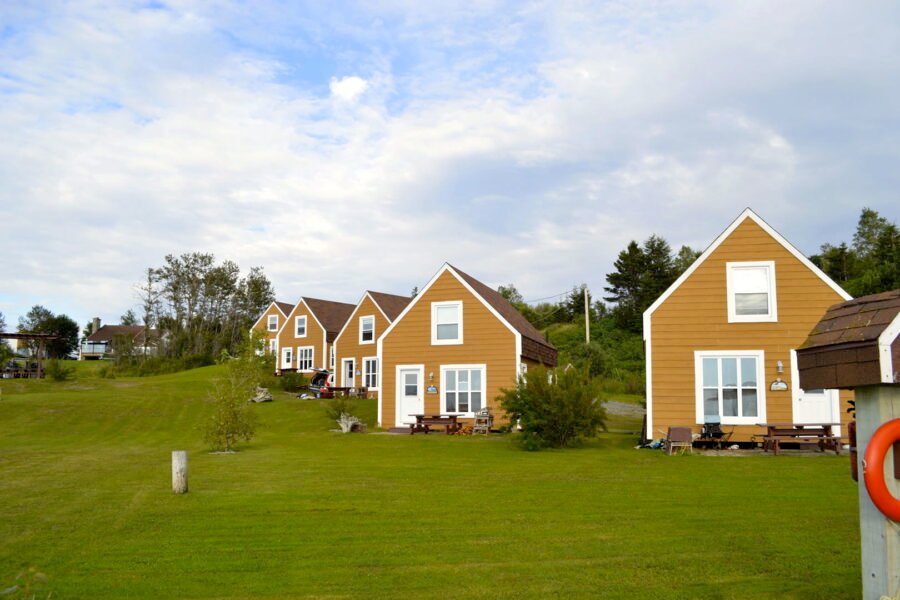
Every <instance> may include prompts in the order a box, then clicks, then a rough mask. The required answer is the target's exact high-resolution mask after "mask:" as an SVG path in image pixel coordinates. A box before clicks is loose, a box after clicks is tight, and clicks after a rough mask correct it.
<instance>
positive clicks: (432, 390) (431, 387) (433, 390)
mask: <svg viewBox="0 0 900 600" xmlns="http://www.w3.org/2000/svg"><path fill="white" fill-rule="evenodd" d="M425 391H426V392H427V393H429V394H437V386H434V385H429V386H428V387H427V388H425Z"/></svg>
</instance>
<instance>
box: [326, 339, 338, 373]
mask: <svg viewBox="0 0 900 600" xmlns="http://www.w3.org/2000/svg"><path fill="white" fill-rule="evenodd" d="M336 348H337V344H332V346H331V357H330V358H329V359H328V364H330V365H331V367H330V368H331V369H332V370H333V369H334V356H335V354H337V350H336Z"/></svg>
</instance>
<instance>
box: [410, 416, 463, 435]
mask: <svg viewBox="0 0 900 600" xmlns="http://www.w3.org/2000/svg"><path fill="white" fill-rule="evenodd" d="M410 416H411V417H415V418H416V422H415V423H410V425H409V434H410V435H412V434H414V433H420V432H421V433H425V434H427V433H428V432H429V431H431V428H432V427H433V426H435V425H437V426H441V427H443V428H444V433H446V434H447V435H450V434H451V433H457V432H458V431H459V430H460V428H461V425H460V424H459V420H458V417H457V415H410Z"/></svg>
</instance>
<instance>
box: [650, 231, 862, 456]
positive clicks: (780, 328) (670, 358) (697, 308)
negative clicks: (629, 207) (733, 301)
mask: <svg viewBox="0 0 900 600" xmlns="http://www.w3.org/2000/svg"><path fill="white" fill-rule="evenodd" d="M764 260H765V261H768V260H771V261H774V262H775V278H776V281H775V290H776V302H777V315H778V322H776V323H729V322H728V308H727V302H726V295H727V291H726V290H727V287H726V279H725V277H726V267H725V264H726V262H736V261H764ZM842 301H843V298H841V297H840V296H839V295H838V294H837V293H836V292H835V291H834V290H832V289H831V288H830V287H829V286H828V285H827V284H826V283H825V282H824V281H822V280H821V279H820V278H819V277H818V276H817V275H816V274H815V273H813V272H812V271H811V270H810V269H809V268H807V267H806V266H805V265H803V263H801V262H800V261H799V260H797V258H796V257H794V256H793V255H792V254H791V253H790V252H788V250H787V249H785V248H784V247H783V246H782V245H781V244H779V243H778V242H777V241H776V240H775V239H773V238H772V237H771V236H770V235H769V234H768V233H766V232H765V230H763V229H762V228H761V227H760V226H759V225H757V224H756V223H755V222H753V221H752V220H750V219H746V220H745V221H744V222H743V223H742V224H740V225H739V226H738V227H737V228H736V229H735V230H734V231H733V232H732V234H731V235H730V236H729V237H728V238H727V239H725V240H724V241H723V242H722V243H721V245H719V247H718V248H716V250H715V251H714V252H713V253H712V254H711V255H710V256H709V257H708V258H707V259H706V261H704V263H703V264H702V265H700V267H698V268H697V270H696V271H694V273H693V274H691V276H690V277H689V278H688V279H687V280H685V281H684V283H682V285H681V286H680V287H679V288H678V289H677V290H675V292H674V293H673V294H672V295H671V296H670V297H669V298H668V299H667V300H666V301H665V302H664V303H663V304H662V305H661V306H660V307H659V308H657V310H656V311H655V312H654V313H653V315H652V316H651V343H652V374H651V375H652V386H653V388H652V393H653V399H652V402H653V407H652V410H653V415H652V416H653V423H652V426H653V429H654V431H653V432H648V436H649V437H657V438H658V437H661V436H662V435H665V431H666V430H667V429H668V427H670V426H687V425H691V426H693V428H694V431H699V429H700V426H699V425H697V424H696V420H697V419H696V392H695V383H694V351H695V350H763V351H764V352H765V365H764V368H765V384H766V421H767V422H769V423H790V422H792V421H793V407H792V402H791V391H790V383H791V381H790V380H791V370H790V365H791V358H790V350H791V349H796V348H797V347H798V346H799V345H800V344H801V343H802V342H803V341H804V340H805V339H806V336H807V335H808V334H809V332H810V330H811V329H812V328H813V326H815V324H816V323H817V322H818V321H819V319H820V318H821V317H822V315H823V314H824V313H825V310H826V309H827V308H828V307H829V306H831V305H832V304H835V303H837V302H842ZM779 360H780V361H781V362H782V363H783V365H784V373H783V374H781V375H780V377H781V379H782V380H784V381H785V382H787V383H788V390H787V391H781V392H775V391H771V390H769V389H768V385H769V384H770V383H771V382H772V381H774V380H775V379H776V377H779V375H778V374H777V373H776V362H777V361H779ZM852 397H853V396H852V393H850V392H842V393H841V400H842V402H841V419H842V421H843V422H844V423H846V421H847V420H848V417H847V413H846V410H845V409H846V406H847V401H848V400H850V399H852ZM725 429H726V430H730V427H725ZM761 431H762V430H761V429H759V428H757V427H753V426H737V427H736V428H735V434H734V437H733V438H732V439H734V440H735V441H749V440H750V436H751V435H753V434H755V433H760V432H761ZM841 433H842V434H844V435H846V428H844V429H842V432H841Z"/></svg>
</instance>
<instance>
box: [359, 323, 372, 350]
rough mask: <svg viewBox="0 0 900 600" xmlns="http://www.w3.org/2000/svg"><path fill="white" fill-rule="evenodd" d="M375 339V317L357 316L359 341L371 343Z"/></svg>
mask: <svg viewBox="0 0 900 600" xmlns="http://www.w3.org/2000/svg"><path fill="white" fill-rule="evenodd" d="M374 341H375V317H360V318H359V343H360V344H371V343H373V342H374Z"/></svg>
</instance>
